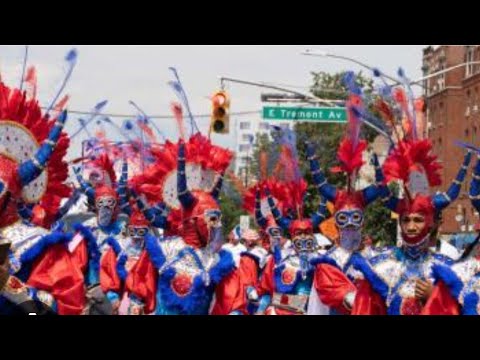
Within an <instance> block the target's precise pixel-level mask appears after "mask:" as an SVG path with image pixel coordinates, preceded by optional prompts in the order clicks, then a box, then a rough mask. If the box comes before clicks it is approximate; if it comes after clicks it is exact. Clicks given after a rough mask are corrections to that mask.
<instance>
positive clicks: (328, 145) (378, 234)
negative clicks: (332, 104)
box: [251, 72, 396, 244]
mask: <svg viewBox="0 0 480 360" xmlns="http://www.w3.org/2000/svg"><path fill="white" fill-rule="evenodd" d="M344 75H345V73H344V72H341V73H336V74H329V73H325V72H319V73H312V76H313V85H312V87H311V91H312V93H314V94H315V95H316V96H318V97H320V98H323V99H329V100H347V97H348V91H347V89H346V87H345V86H344V85H343V83H342V79H343V77H344ZM356 81H357V84H358V85H359V86H361V87H362V89H363V91H364V93H365V94H366V96H367V97H368V96H370V95H371V94H372V92H373V80H372V79H371V78H368V77H365V76H364V75H362V73H361V72H360V73H359V74H357V76H356ZM369 110H371V111H372V112H374V111H373V109H369ZM295 133H296V136H297V151H298V156H299V159H298V160H299V165H300V170H301V172H302V174H304V178H305V180H306V181H307V183H308V189H307V194H306V196H305V201H304V214H305V216H309V215H310V214H312V213H313V212H314V211H316V210H317V207H318V204H319V202H320V196H319V194H318V193H317V190H316V187H315V186H314V184H313V181H312V177H311V174H310V171H309V168H310V167H309V163H308V160H307V157H306V148H305V143H306V141H309V142H312V143H313V144H314V145H315V146H316V154H317V156H318V157H319V162H320V164H321V167H322V170H323V171H324V173H325V174H326V176H327V179H328V181H329V182H330V183H332V184H335V185H337V186H339V187H343V186H345V183H346V179H345V176H344V175H342V174H332V173H331V172H330V171H329V169H330V168H332V167H333V166H336V165H338V164H339V163H338V161H337V148H338V145H339V143H340V141H341V139H342V138H343V136H344V134H345V125H341V124H322V125H319V124H318V123H308V122H305V123H296V124H295ZM361 136H362V137H363V138H364V139H366V140H367V142H368V143H371V142H372V141H373V140H374V139H375V138H376V137H377V136H378V134H377V133H376V132H375V131H374V130H372V129H370V128H368V127H366V126H362V134H361ZM261 151H268V152H269V153H270V154H273V155H274V154H275V153H278V149H273V148H272V142H271V141H270V140H269V139H268V137H260V138H258V139H257V143H256V144H255V151H254V156H253V160H252V163H251V171H252V174H258V173H259V160H258V159H259V154H260V152H261ZM271 163H272V161H270V165H271ZM268 174H269V175H271V174H272V173H271V169H269V172H268ZM390 214H391V213H390V211H389V210H388V209H386V208H385V207H384V206H383V205H382V204H381V202H380V201H376V202H375V203H373V204H371V205H370V206H369V207H368V208H367V210H366V212H365V223H364V234H365V235H366V236H370V237H371V238H372V240H373V242H374V243H382V244H394V243H395V238H396V222H395V221H394V220H392V219H391V215H390Z"/></svg>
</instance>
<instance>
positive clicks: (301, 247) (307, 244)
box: [293, 239, 315, 252]
mask: <svg viewBox="0 0 480 360" xmlns="http://www.w3.org/2000/svg"><path fill="white" fill-rule="evenodd" d="M293 246H294V247H295V249H296V250H297V251H309V252H311V251H313V250H315V242H314V241H313V239H298V240H293Z"/></svg>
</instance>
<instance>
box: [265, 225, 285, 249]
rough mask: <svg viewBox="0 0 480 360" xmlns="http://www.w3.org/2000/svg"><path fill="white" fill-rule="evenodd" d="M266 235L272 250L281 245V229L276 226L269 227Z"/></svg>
mask: <svg viewBox="0 0 480 360" xmlns="http://www.w3.org/2000/svg"><path fill="white" fill-rule="evenodd" d="M267 235H268V238H269V240H270V246H271V247H272V249H273V248H275V247H277V246H279V245H281V242H282V229H280V228H279V227H278V226H270V227H269V228H267Z"/></svg>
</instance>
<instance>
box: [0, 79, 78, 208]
mask: <svg viewBox="0 0 480 360" xmlns="http://www.w3.org/2000/svg"><path fill="white" fill-rule="evenodd" d="M65 120H66V113H61V114H60V115H59V116H58V117H57V116H56V117H54V118H52V119H49V117H48V116H46V115H44V114H42V111H41V109H40V106H39V104H38V101H37V100H36V99H35V98H31V99H28V98H27V95H26V92H22V91H20V90H19V89H11V88H9V87H7V86H6V85H5V84H4V83H2V82H0V188H4V189H8V191H9V193H10V194H11V196H13V198H14V199H16V200H17V201H21V202H24V203H27V204H37V205H40V206H42V208H43V210H44V211H45V212H46V214H47V215H48V214H50V213H51V214H54V213H55V212H56V211H57V210H58V207H59V206H60V202H61V200H62V199H63V198H66V197H68V196H70V193H71V189H70V187H69V186H67V185H66V184H65V181H66V180H67V178H68V165H67V163H66V162H65V161H64V157H65V155H66V152H67V149H68V146H69V138H68V137H67V135H66V134H65V133H64V132H62V129H63V124H64V122H65ZM2 195H3V194H2V191H1V190H0V198H1V197H2ZM7 213H16V212H13V211H10V210H8V211H7Z"/></svg>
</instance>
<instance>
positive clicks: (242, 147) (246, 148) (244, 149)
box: [238, 144, 251, 152]
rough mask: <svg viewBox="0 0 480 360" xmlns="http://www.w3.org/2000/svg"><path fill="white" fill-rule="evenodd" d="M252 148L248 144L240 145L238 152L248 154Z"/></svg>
mask: <svg viewBox="0 0 480 360" xmlns="http://www.w3.org/2000/svg"><path fill="white" fill-rule="evenodd" d="M250 147H251V146H250V144H248V145H247V144H244V145H240V146H239V147H238V151H240V152H247V151H248V150H250Z"/></svg>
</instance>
